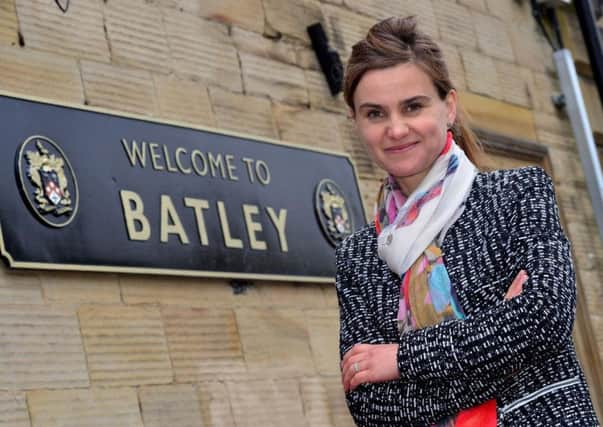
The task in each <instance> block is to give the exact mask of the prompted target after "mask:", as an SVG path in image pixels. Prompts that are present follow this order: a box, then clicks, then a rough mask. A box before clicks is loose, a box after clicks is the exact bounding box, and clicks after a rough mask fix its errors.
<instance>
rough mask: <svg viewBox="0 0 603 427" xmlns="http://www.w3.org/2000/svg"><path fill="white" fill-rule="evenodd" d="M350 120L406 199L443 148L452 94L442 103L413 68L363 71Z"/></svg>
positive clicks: (450, 117) (452, 113)
mask: <svg viewBox="0 0 603 427" xmlns="http://www.w3.org/2000/svg"><path fill="white" fill-rule="evenodd" d="M354 105H355V111H354V112H353V117H354V119H355V122H356V127H357V130H358V133H359V135H360V136H361V138H362V139H363V140H364V143H365V144H366V146H367V147H368V150H369V152H370V153H371V155H372V157H373V159H374V160H375V161H376V162H377V164H378V165H379V166H381V167H382V168H383V169H385V171H386V172H388V173H389V174H391V175H392V176H393V177H394V178H395V179H396V181H397V182H398V185H400V188H401V189H402V191H403V192H404V193H405V194H406V195H409V194H410V193H412V191H414V189H415V188H416V187H418V185H419V184H420V182H421V180H422V179H423V178H424V177H425V175H427V172H428V171H429V169H430V167H431V165H432V164H433V163H434V161H435V160H436V158H437V157H438V155H439V154H440V153H441V152H442V150H443V148H444V145H445V144H446V130H447V123H453V122H454V119H455V116H456V92H455V91H454V90H451V91H450V92H449V93H448V95H447V96H446V98H445V99H444V100H442V99H440V97H439V96H438V92H437V90H436V88H435V85H434V84H433V82H432V81H431V78H430V77H429V76H428V75H427V74H426V73H425V72H424V71H423V70H421V69H420V68H419V67H418V66H416V65H414V64H410V63H407V64H400V65H396V66H394V67H389V68H384V69H376V70H370V71H367V72H366V73H365V74H364V75H363V76H362V78H361V79H360V82H359V83H358V86H357V87H356V91H355V92H354Z"/></svg>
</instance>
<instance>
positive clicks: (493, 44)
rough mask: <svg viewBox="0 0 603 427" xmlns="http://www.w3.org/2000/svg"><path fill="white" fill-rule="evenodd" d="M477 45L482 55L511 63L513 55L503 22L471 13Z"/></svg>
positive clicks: (513, 58)
mask: <svg viewBox="0 0 603 427" xmlns="http://www.w3.org/2000/svg"><path fill="white" fill-rule="evenodd" d="M473 21H474V23H475V32H476V34H477V45H478V47H479V49H480V50H481V52H482V54H486V55H488V56H491V57H493V58H498V59H502V60H504V61H508V62H513V61H514V60H515V55H514V54H513V47H512V46H511V39H510V38H509V34H508V32H507V27H506V25H505V24H504V22H503V21H501V20H499V19H497V18H495V17H492V16H488V15H484V14H482V13H473Z"/></svg>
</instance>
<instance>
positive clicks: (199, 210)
mask: <svg viewBox="0 0 603 427" xmlns="http://www.w3.org/2000/svg"><path fill="white" fill-rule="evenodd" d="M184 205H185V206H186V207H187V208H193V209H194V211H195V218H196V220H197V230H199V242H201V244H202V245H203V246H207V245H208V244H209V239H208V238H207V228H206V227H205V218H204V217H203V209H208V208H209V203H208V202H207V200H203V199H193V198H192V197H185V198H184Z"/></svg>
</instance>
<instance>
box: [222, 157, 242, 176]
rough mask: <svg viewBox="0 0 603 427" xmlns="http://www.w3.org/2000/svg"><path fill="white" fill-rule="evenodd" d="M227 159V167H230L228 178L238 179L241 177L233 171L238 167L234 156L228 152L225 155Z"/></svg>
mask: <svg viewBox="0 0 603 427" xmlns="http://www.w3.org/2000/svg"><path fill="white" fill-rule="evenodd" d="M224 158H225V159H226V169H228V178H229V179H230V180H231V181H238V180H239V177H238V176H236V175H234V174H233V171H234V170H235V169H236V168H237V167H236V166H235V165H234V164H233V163H232V161H233V160H234V156H233V155H232V154H227V155H226V156H224Z"/></svg>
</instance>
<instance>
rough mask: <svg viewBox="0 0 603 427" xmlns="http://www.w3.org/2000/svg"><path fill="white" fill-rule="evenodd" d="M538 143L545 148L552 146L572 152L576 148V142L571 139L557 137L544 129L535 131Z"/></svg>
mask: <svg viewBox="0 0 603 427" xmlns="http://www.w3.org/2000/svg"><path fill="white" fill-rule="evenodd" d="M536 134H537V136H538V142H540V143H541V144H544V145H546V146H547V147H550V146H554V147H556V148H560V149H562V150H572V149H574V148H575V147H576V141H574V139H573V138H572V137H569V136H564V135H559V134H556V133H552V132H549V131H547V130H544V129H537V130H536Z"/></svg>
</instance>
